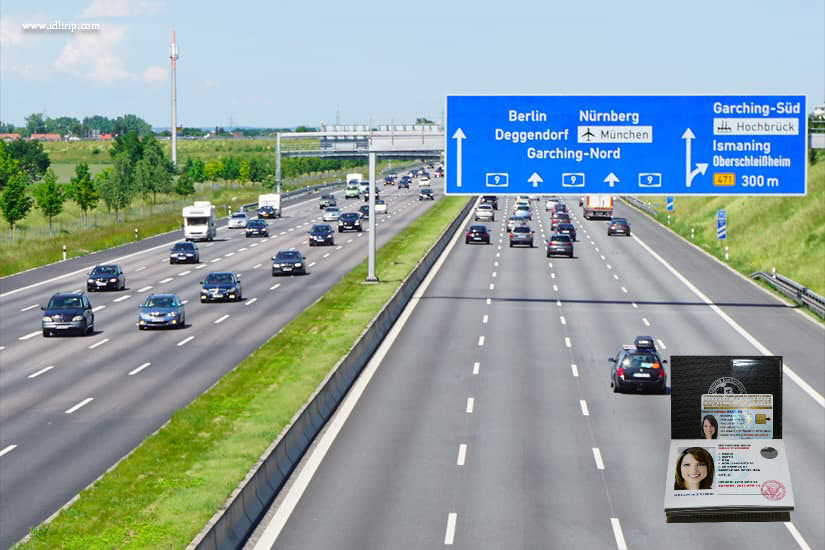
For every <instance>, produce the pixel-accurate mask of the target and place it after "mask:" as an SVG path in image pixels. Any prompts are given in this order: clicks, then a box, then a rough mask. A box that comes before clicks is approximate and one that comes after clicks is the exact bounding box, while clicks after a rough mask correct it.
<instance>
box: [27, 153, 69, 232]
mask: <svg viewBox="0 0 825 550" xmlns="http://www.w3.org/2000/svg"><path fill="white" fill-rule="evenodd" d="M32 191H33V193H34V198H35V201H36V202H37V207H38V208H40V211H41V212H43V215H44V216H46V217H47V218H49V235H51V234H52V220H53V219H54V217H55V216H57V215H59V214H60V213H61V212H63V203H64V202H65V201H66V194H65V193H64V192H63V188H62V187H61V186H60V185H58V183H57V175H55V173H54V170H51V169H49V170H48V171H47V172H46V175H45V176H43V183H40V184H38V185H36V186H35V187H34V188H33V189H32Z"/></svg>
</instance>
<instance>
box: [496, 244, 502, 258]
mask: <svg viewBox="0 0 825 550" xmlns="http://www.w3.org/2000/svg"><path fill="white" fill-rule="evenodd" d="M500 248H501V247H500V246H499V249H500ZM496 258H501V253H500V252H496Z"/></svg>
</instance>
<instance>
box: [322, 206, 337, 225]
mask: <svg viewBox="0 0 825 550" xmlns="http://www.w3.org/2000/svg"><path fill="white" fill-rule="evenodd" d="M339 216H341V209H340V208H338V207H337V206H327V207H326V208H325V209H324V221H325V222H337V221H338V218H339Z"/></svg>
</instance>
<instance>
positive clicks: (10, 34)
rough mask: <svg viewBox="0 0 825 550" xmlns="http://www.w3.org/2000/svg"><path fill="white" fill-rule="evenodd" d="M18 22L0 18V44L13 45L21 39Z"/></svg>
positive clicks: (21, 33)
mask: <svg viewBox="0 0 825 550" xmlns="http://www.w3.org/2000/svg"><path fill="white" fill-rule="evenodd" d="M22 28H23V27H22V26H21V25H20V23H18V22H16V21H11V20H10V19H6V18H3V19H0V46H13V45H15V44H19V43H20V42H22V41H23V31H22Z"/></svg>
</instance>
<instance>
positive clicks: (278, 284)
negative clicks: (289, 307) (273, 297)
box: [269, 283, 281, 290]
mask: <svg viewBox="0 0 825 550" xmlns="http://www.w3.org/2000/svg"><path fill="white" fill-rule="evenodd" d="M279 286H281V283H277V284H274V285H272V286H271V287H269V290H275V289H276V288H278V287H279Z"/></svg>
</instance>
